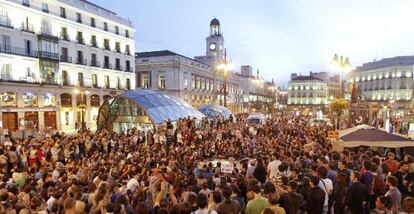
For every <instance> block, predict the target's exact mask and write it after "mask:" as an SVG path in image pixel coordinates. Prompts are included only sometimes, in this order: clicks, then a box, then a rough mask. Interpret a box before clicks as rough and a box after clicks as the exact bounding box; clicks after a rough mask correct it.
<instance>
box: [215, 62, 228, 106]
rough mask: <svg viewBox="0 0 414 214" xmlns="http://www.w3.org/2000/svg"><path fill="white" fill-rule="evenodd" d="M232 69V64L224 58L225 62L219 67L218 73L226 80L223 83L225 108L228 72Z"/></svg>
mask: <svg viewBox="0 0 414 214" xmlns="http://www.w3.org/2000/svg"><path fill="white" fill-rule="evenodd" d="M230 69H231V64H230V63H229V62H228V61H227V59H226V58H224V61H223V62H222V63H220V64H218V65H217V68H216V70H217V73H218V74H219V75H221V76H223V78H224V82H223V92H222V93H223V97H224V98H223V103H224V107H227V72H228V71H229V70H230Z"/></svg>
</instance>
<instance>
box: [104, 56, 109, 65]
mask: <svg viewBox="0 0 414 214" xmlns="http://www.w3.org/2000/svg"><path fill="white" fill-rule="evenodd" d="M104 67H105V68H111V66H110V64H109V56H105V57H104Z"/></svg>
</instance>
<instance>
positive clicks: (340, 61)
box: [331, 54, 352, 98]
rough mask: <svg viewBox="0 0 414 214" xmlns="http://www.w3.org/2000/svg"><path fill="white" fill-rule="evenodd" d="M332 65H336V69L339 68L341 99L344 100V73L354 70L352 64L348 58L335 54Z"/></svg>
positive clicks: (339, 95)
mask: <svg viewBox="0 0 414 214" xmlns="http://www.w3.org/2000/svg"><path fill="white" fill-rule="evenodd" d="M331 64H332V65H334V66H335V67H336V68H339V94H338V97H339V98H343V94H342V71H344V72H349V71H350V70H351V69H352V66H351V63H350V62H349V58H348V57H346V58H345V57H343V56H340V57H338V54H335V55H334V57H333V59H332V61H331Z"/></svg>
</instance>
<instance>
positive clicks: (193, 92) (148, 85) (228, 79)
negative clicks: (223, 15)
mask: <svg viewBox="0 0 414 214" xmlns="http://www.w3.org/2000/svg"><path fill="white" fill-rule="evenodd" d="M223 46H224V38H223V36H222V33H221V27H220V22H219V21H218V20H217V19H213V20H212V21H211V23H210V35H209V36H208V37H207V38H206V55H205V56H199V57H195V58H194V59H192V58H189V57H186V56H183V55H180V54H178V53H174V52H172V51H168V50H164V51H152V52H141V53H136V54H135V60H136V71H137V72H136V75H137V78H136V81H137V82H136V85H137V88H139V89H151V90H160V91H163V92H164V93H167V94H168V93H170V94H173V95H175V96H178V97H180V98H182V99H184V100H185V101H186V102H188V103H190V104H191V105H192V106H194V107H195V108H198V107H200V106H201V105H204V104H209V103H213V104H220V105H224V88H225V87H224V84H225V83H226V89H227V97H226V100H227V107H228V108H229V109H230V110H231V111H233V112H235V113H237V112H240V111H241V104H240V99H241V93H240V78H239V75H237V74H236V73H235V72H234V71H228V72H227V73H226V76H225V77H224V76H223V75H222V74H220V73H219V72H218V71H217V65H218V64H220V63H223V61H224V57H225V51H224V47H223Z"/></svg>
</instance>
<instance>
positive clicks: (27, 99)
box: [23, 92, 37, 106]
mask: <svg viewBox="0 0 414 214" xmlns="http://www.w3.org/2000/svg"><path fill="white" fill-rule="evenodd" d="M23 103H24V106H37V96H36V95H35V94H33V93H30V92H27V93H23Z"/></svg>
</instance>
